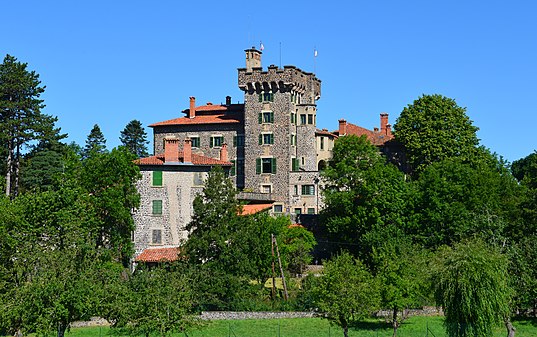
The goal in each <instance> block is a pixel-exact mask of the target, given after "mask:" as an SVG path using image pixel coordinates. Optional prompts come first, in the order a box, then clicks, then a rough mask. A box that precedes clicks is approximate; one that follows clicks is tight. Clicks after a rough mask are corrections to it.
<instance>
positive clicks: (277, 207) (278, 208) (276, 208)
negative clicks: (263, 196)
mask: <svg viewBox="0 0 537 337" xmlns="http://www.w3.org/2000/svg"><path fill="white" fill-rule="evenodd" d="M272 210H273V212H274V213H283V205H274V207H273V208H272Z"/></svg>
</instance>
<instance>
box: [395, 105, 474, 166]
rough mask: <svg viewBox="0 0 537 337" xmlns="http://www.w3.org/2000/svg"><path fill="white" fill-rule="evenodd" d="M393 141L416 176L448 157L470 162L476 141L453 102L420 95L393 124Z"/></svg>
mask: <svg viewBox="0 0 537 337" xmlns="http://www.w3.org/2000/svg"><path fill="white" fill-rule="evenodd" d="M394 130H395V132H394V134H395V139H396V140H397V141H398V142H400V143H401V144H402V145H403V147H404V151H405V157H406V160H407V166H408V168H409V169H410V171H411V172H412V173H413V174H415V175H416V174H418V173H419V172H420V171H422V170H423V169H424V168H425V167H427V166H428V165H430V164H432V163H434V162H437V161H441V160H444V159H448V158H460V159H461V160H463V161H471V160H472V157H473V156H474V153H475V152H474V151H475V148H476V147H477V145H478V143H479V140H478V138H477V135H476V132H477V130H478V128H477V127H475V126H473V125H472V121H471V120H470V118H469V117H468V116H467V115H466V108H461V107H460V106H458V105H457V103H456V102H455V100H453V99H451V98H448V97H445V96H442V95H423V96H421V97H419V98H418V99H417V100H415V101H414V102H413V103H412V104H409V105H408V106H407V107H405V108H404V109H403V111H402V112H401V115H400V116H399V118H397V121H396V123H395V125H394Z"/></svg>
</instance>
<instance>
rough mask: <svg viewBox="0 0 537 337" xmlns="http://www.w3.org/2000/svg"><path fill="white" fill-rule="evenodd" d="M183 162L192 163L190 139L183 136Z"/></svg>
mask: <svg viewBox="0 0 537 337" xmlns="http://www.w3.org/2000/svg"><path fill="white" fill-rule="evenodd" d="M183 163H192V140H191V139H190V138H185V145H184V146H183Z"/></svg>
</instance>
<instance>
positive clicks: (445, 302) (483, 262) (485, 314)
mask: <svg viewBox="0 0 537 337" xmlns="http://www.w3.org/2000/svg"><path fill="white" fill-rule="evenodd" d="M433 277H434V281H435V282H434V283H435V285H436V297H437V301H438V303H439V304H440V305H442V306H443V307H444V312H445V317H446V318H445V325H446V331H447V334H448V336H449V337H489V336H492V335H493V333H492V328H493V327H494V326H496V325H500V324H501V323H505V322H506V321H508V318H509V314H510V310H509V301H510V297H511V289H510V288H509V285H508V279H509V275H508V273H507V259H506V257H505V256H504V255H503V254H501V253H500V252H499V251H498V249H496V248H495V247H492V246H489V245H486V244H485V243H483V242H482V241H480V240H477V241H464V242H461V243H457V244H455V246H454V247H453V248H447V247H446V248H444V249H442V250H440V251H439V253H438V264H437V267H436V270H435V273H434V276H433Z"/></svg>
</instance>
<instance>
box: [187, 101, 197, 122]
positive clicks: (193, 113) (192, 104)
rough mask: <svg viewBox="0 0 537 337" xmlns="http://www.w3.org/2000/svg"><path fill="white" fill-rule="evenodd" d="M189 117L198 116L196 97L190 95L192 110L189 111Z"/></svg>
mask: <svg viewBox="0 0 537 337" xmlns="http://www.w3.org/2000/svg"><path fill="white" fill-rule="evenodd" d="M188 117H190V118H194V117H196V97H194V96H192V97H190V110H189V111H188Z"/></svg>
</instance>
